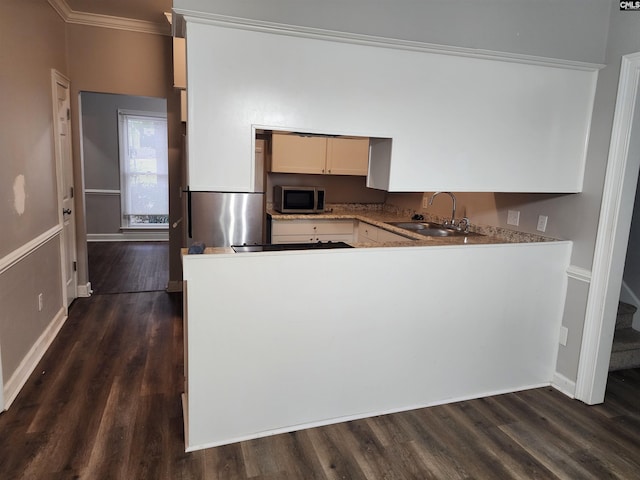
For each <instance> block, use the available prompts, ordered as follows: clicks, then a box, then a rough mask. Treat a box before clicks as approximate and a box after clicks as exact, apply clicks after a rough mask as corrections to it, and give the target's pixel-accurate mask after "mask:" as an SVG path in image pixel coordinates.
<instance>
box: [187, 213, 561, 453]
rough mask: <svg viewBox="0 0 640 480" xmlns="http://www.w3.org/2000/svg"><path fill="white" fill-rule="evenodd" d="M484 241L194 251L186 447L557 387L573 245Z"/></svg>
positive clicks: (189, 267)
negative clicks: (557, 362) (241, 251)
mask: <svg viewBox="0 0 640 480" xmlns="http://www.w3.org/2000/svg"><path fill="white" fill-rule="evenodd" d="M344 215H347V216H348V215H349V214H347V213H332V214H328V216H329V217H332V218H336V217H340V218H345V217H344ZM351 215H353V216H355V217H357V220H359V221H362V220H363V219H365V218H367V219H368V220H369V221H370V222H372V223H371V224H372V225H374V223H375V222H376V221H379V220H384V219H388V218H389V216H384V215H380V214H378V215H377V218H378V219H379V220H374V219H373V218H375V217H376V215H375V214H374V215H371V216H367V214H363V213H357V214H353V213H352V214H351ZM470 238H471V237H470ZM473 238H477V239H481V238H484V239H485V240H484V242H485V243H483V244H470V243H467V244H457V245H456V244H451V243H449V244H444V242H443V241H442V240H441V239H440V240H437V241H434V243H433V244H432V245H431V246H429V244H428V243H425V241H421V240H416V242H415V243H412V242H411V241H409V242H404V243H402V244H393V245H395V246H385V245H386V244H384V245H382V246H378V247H377V248H376V246H375V245H371V244H364V245H360V246H367V247H370V248H351V249H338V250H313V251H311V250H304V251H288V252H261V253H250V254H235V253H217V254H210V255H207V254H205V255H185V256H184V257H183V262H184V279H185V349H186V352H185V353H186V355H185V359H186V362H185V370H186V379H187V380H186V383H187V386H186V392H185V397H184V408H185V433H186V442H187V450H197V449H200V448H206V447H211V446H216V445H222V444H227V443H232V442H236V441H240V440H244V439H249V438H256V437H260V436H264V435H270V434H275V433H280V432H286V431H293V430H298V429H301V428H308V427H313V426H317V425H323V424H328V423H334V422H340V421H345V420H349V419H355V418H362V417H367V416H373V415H379V414H384V413H389V412H395V411H401V410H407V409H413V408H418V407H423V406H428V405H435V404H439V403H447V402H451V401H455V400H460V399H468V398H477V397H482V396H486V395H493V394H497V393H503V392H511V391H516V390H521V389H526V388H532V387H538V386H542V385H549V384H550V383H551V382H552V380H553V376H554V372H555V360H556V355H557V344H558V332H559V328H560V323H561V318H562V311H563V302H564V295H565V288H566V268H567V267H568V265H569V255H570V251H571V243H570V242H565V241H546V242H521V243H509V242H507V243H505V241H504V240H496V239H495V238H494V239H493V240H491V239H490V237H488V236H487V237H473ZM492 242H494V243H492ZM495 242H498V243H495ZM355 245H356V246H358V244H357V243H356V244H355ZM222 251H223V252H224V250H222Z"/></svg>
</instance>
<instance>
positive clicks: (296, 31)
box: [173, 8, 604, 72]
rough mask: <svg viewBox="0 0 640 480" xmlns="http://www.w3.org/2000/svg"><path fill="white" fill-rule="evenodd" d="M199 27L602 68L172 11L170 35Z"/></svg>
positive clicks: (594, 70) (540, 58) (561, 66)
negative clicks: (207, 26)
mask: <svg viewBox="0 0 640 480" xmlns="http://www.w3.org/2000/svg"><path fill="white" fill-rule="evenodd" d="M187 22H192V23H202V24H206V25H215V26H221V27H227V28H237V29H242V30H252V31H256V32H264V33H273V34H277V35H287V36H292V37H302V38H314V39H320V40H329V41H334V42H343V43H353V44H358V45H370V46H377V47H383V48H394V49H399V50H410V51H418V52H427V53H437V54H444V55H455V56H461V57H470V58H481V59H486V60H497V61H502V62H514V63H523V64H529V65H541V66H546V67H555V68H566V69H572V70H584V71H590V72H596V71H598V70H600V69H601V68H603V67H604V65H602V64H597V63H587V62H578V61H574V60H564V59H560V58H549V57H539V56H535V55H526V54H519V53H510V52H498V51H493V50H484V49H476V48H467V47H455V46H451V45H438V44H433V43H425V42H418V41H412V40H400V39H395V38H387V37H379V36H375V35H363V34H359V33H350V32H339V31H334V30H325V29H321V28H313V27H303V26H298V25H287V24H282V23H274V22H267V21H262V20H255V19H248V18H240V17H230V16H227V15H218V14H214V13H205V12H199V11H193V10H185V9H179V8H174V9H173V31H174V35H175V36H178V37H184V36H185V33H186V32H185V30H186V23H187Z"/></svg>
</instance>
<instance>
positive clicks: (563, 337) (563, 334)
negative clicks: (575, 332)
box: [559, 325, 569, 347]
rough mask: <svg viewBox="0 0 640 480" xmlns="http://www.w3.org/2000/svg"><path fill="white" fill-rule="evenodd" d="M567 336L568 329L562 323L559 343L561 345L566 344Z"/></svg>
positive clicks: (564, 345)
mask: <svg viewBox="0 0 640 480" xmlns="http://www.w3.org/2000/svg"><path fill="white" fill-rule="evenodd" d="M568 336H569V329H568V328H567V327H565V326H564V325H563V326H561V327H560V340H559V342H560V345H562V346H563V347H566V346H567V337H568Z"/></svg>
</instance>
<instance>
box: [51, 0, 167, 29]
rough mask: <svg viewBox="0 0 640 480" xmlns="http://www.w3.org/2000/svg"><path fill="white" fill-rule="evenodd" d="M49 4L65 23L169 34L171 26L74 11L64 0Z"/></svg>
mask: <svg viewBox="0 0 640 480" xmlns="http://www.w3.org/2000/svg"><path fill="white" fill-rule="evenodd" d="M47 1H48V2H49V5H51V7H52V8H53V9H54V10H55V11H56V12H57V13H58V15H60V17H61V18H62V19H63V20H64V21H65V22H66V23H72V24H75V25H87V26H90V27H101V28H112V29H115V30H126V31H130V32H139V33H150V34H153V35H171V27H170V26H169V25H168V24H167V23H165V22H158V23H156V22H148V21H146V20H135V19H132V18H123V17H114V16H111V15H101V14H97V13H86V12H76V11H75V10H72V9H71V7H70V6H69V4H68V3H67V2H66V0H47Z"/></svg>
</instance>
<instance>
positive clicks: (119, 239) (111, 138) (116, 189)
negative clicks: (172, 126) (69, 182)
mask: <svg viewBox="0 0 640 480" xmlns="http://www.w3.org/2000/svg"><path fill="white" fill-rule="evenodd" d="M132 114H135V115H133V116H132ZM125 115H127V117H126V118H137V117H136V116H138V117H139V116H146V117H149V118H151V119H158V121H155V120H154V121H152V122H150V123H149V125H147V124H144V125H142V126H139V125H137V124H136V125H134V127H136V128H133V127H132V133H131V137H130V138H128V139H127V141H125V142H123V141H122V140H123V135H125V134H126V131H123V118H124V116H125ZM166 115H167V101H166V99H164V98H154V97H140V96H132V95H119V94H110V93H98V92H80V126H81V128H80V132H81V134H80V147H81V152H82V165H83V179H84V191H83V194H84V204H85V219H86V229H87V251H88V256H89V258H88V266H89V271H88V276H89V278H88V280H89V281H90V282H91V285H92V290H93V291H94V292H96V293H100V292H99V291H98V290H97V289H96V288H95V287H96V286H100V289H101V290H103V293H104V292H105V288H104V287H105V286H106V287H107V288H106V291H107V292H108V293H117V292H119V291H148V290H157V289H160V288H159V287H158V285H157V283H158V281H160V282H162V283H163V284H162V286H161V289H165V288H166V284H167V282H168V271H169V258H168V240H169V226H168V213H169V212H168V201H166V206H163V207H161V208H159V209H154V210H152V211H151V214H150V215H147V216H145V215H136V216H135V218H136V219H137V220H136V222H131V220H130V219H131V218H132V214H133V213H135V214H138V213H141V212H138V211H137V210H135V211H131V212H130V211H128V210H127V208H124V207H123V205H124V206H127V205H132V204H135V202H132V201H131V194H132V192H133V193H140V192H148V191H150V190H152V188H151V187H154V188H155V189H156V190H157V185H151V183H154V184H155V183H159V184H160V185H161V187H160V188H161V189H164V192H163V193H164V198H165V199H166V198H168V182H167V181H166V179H167V164H166V162H165V164H164V166H160V167H158V165H156V163H154V162H155V158H154V159H153V160H154V161H153V162H152V161H151V160H152V157H153V155H155V153H156V152H155V151H156V150H157V148H155V147H157V145H156V143H158V142H159V144H161V145H160V147H161V148H160V149H161V150H162V149H164V153H163V155H164V156H165V159H166V156H167V152H166V149H167V145H166V144H167V132H166V128H167V127H166V120H164V123H163V122H162V121H160V119H166ZM133 123H134V121H132V124H133ZM161 124H162V125H161ZM137 127H140V128H137ZM159 128H164V132H162V134H161V135H160V136H159V137H153V138H152V137H151V136H150V138H151V140H149V139H147V138H142V137H146V136H147V133H152V132H150V130H153V129H159ZM154 138H155V140H154ZM158 138H160V140H157V139H158ZM123 144H125V145H126V148H125V151H124V152H123V151H122V147H121V146H122V145H123ZM131 152H134V153H135V155H134V154H132V155H128V154H129V153H131ZM123 153H124V154H127V158H128V159H129V160H130V161H131V162H133V164H134V166H135V167H136V168H137V167H139V166H140V165H143V166H144V170H145V171H137V170H136V171H133V172H132V171H130V170H129V169H126V171H125V169H124V168H123V167H122V161H123V158H122V157H123ZM152 154H153V155H152ZM152 163H153V165H151V164H152ZM125 173H126V175H124V174H125ZM123 179H125V180H126V181H125V182H123ZM132 181H134V182H137V184H136V185H135V186H134V187H131V188H130V185H129V184H130V183H131V182H132ZM154 192H155V190H154ZM127 193H129V196H127ZM156 193H157V192H155V193H154V196H153V199H156V198H157V197H158V196H157V195H156ZM143 203H144V202H139V204H140V205H142V204H143ZM139 204H135V206H136V208H137V207H138V206H139ZM156 206H157V205H156ZM163 208H165V209H166V212H165V210H163ZM145 218H146V219H152V220H153V221H151V220H150V221H148V222H145V221H144V219H145ZM159 218H160V219H162V218H164V219H165V221H164V222H159V221H157V220H158V219H159ZM116 244H117V245H116ZM109 256H111V259H110V260H109ZM102 259H104V260H105V261H102ZM150 269H151V270H150ZM151 271H153V272H155V273H150V272H151ZM145 275H153V277H154V278H155V283H153V285H151V283H149V281H147V280H145V279H144V278H143V277H144V276H145ZM165 277H166V279H165ZM118 280H121V282H123V283H122V284H121V285H120V286H117V284H118Z"/></svg>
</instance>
